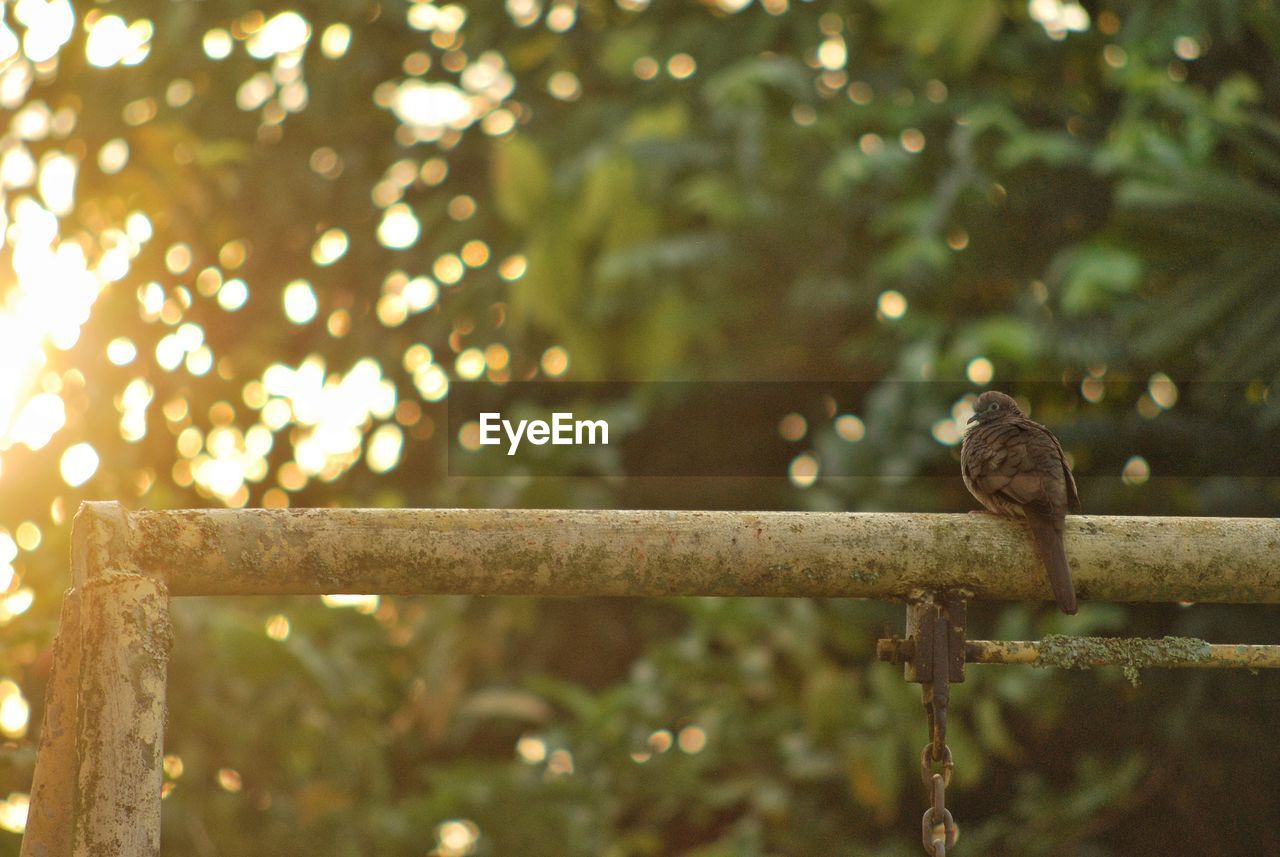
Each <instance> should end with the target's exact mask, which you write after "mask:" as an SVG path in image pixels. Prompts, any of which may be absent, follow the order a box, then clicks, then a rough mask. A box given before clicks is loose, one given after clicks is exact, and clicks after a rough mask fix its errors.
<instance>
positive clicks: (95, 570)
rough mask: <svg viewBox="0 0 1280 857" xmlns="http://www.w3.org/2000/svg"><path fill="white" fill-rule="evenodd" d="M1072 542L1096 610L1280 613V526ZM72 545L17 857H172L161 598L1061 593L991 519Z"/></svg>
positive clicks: (757, 521)
mask: <svg viewBox="0 0 1280 857" xmlns="http://www.w3.org/2000/svg"><path fill="white" fill-rule="evenodd" d="M1065 539H1066V547H1067V556H1068V558H1069V560H1070V564H1071V569H1072V574H1073V576H1074V577H1075V583H1076V588H1077V592H1078V594H1079V595H1080V597H1081V598H1082V599H1084V600H1095V601H1096V600H1104V601H1210V602H1235V603H1245V602H1249V603H1280V519H1272V518H1268V519H1240V518H1137V517H1100V516H1073V517H1069V518H1068V519H1067V524H1066V535H1065ZM71 541H72V557H71V566H72V589H71V590H70V591H69V593H68V597H67V599H66V601H65V602H64V605H63V615H62V621H61V624H60V627H59V631H58V635H57V637H56V638H55V640H54V657H53V660H54V667H55V670H54V675H53V676H52V677H51V681H50V684H49V691H48V695H47V697H46V710H47V712H48V714H47V716H46V719H45V727H44V730H43V734H42V735H41V739H40V750H39V753H38V756H37V762H36V772H35V779H34V782H33V783H32V790H31V809H30V814H29V818H28V824H27V829H26V833H25V835H24V837H23V841H22V851H21V854H22V857H156V855H158V854H159V848H160V783H161V767H160V766H161V760H162V745H163V732H164V710H165V669H166V664H167V660H168V649H169V645H170V638H171V633H170V630H169V628H170V626H169V612H168V610H169V608H168V599H169V596H178V595H260V594H300V595H304V594H327V593H379V594H394V595H430V594H459V595H464V594H469V595H537V596H602V595H603V596H677V595H686V596H705V595H714V596H774V597H781V596H792V597H830V598H878V599H898V600H915V599H919V598H920V597H921V596H923V595H924V594H925V593H934V592H944V591H949V592H953V593H956V594H961V593H962V594H963V597H965V598H981V599H995V600H1016V601H1043V600H1047V599H1048V598H1049V597H1050V596H1049V589H1048V586H1047V583H1046V581H1045V576H1044V572H1043V569H1042V568H1041V567H1040V563H1039V560H1038V559H1037V558H1036V556H1035V553H1034V551H1033V549H1032V546H1031V539H1030V538H1029V537H1028V535H1027V533H1026V532H1025V530H1024V529H1023V528H1022V527H1021V526H1020V525H1019V524H1018V523H1016V522H1012V521H1008V520H1003V519H999V518H995V517H993V516H989V515H984V514H970V515H936V514H845V513H832V512H660V511H543V510H513V509H287V510H265V509H244V510H226V509H210V510H179V511H167V512H151V511H138V512H130V511H126V510H125V509H124V508H123V507H122V506H120V505H119V504H118V503H85V504H83V505H82V507H81V509H80V512H79V514H77V515H76V520H75V526H74V527H73V530H72V539H71ZM983 645H984V646H987V647H988V648H981V647H978V648H975V649H974V650H973V655H974V656H975V657H973V660H975V661H976V660H983V661H986V662H996V661H1000V662H1007V661H1013V660H1024V659H1026V658H1030V657H1031V656H1032V655H1031V652H1032V649H1031V648H1030V644H1004V645H1006V646H1011V645H1012V646H1017V645H1020V646H1026V647H1027V648H1024V649H1020V650H1018V651H1014V650H1012V649H1009V650H1007V651H1006V650H998V649H995V648H989V647H990V646H998V645H1000V644H983ZM979 649H981V651H979ZM1218 654H1219V655H1220V656H1226V655H1227V654H1228V653H1225V652H1220V653H1218ZM1253 657H1258V655H1257V654H1254V655H1253ZM1036 658H1038V659H1039V661H1040V662H1043V661H1044V648H1043V644H1041V645H1040V646H1039V647H1037V649H1036ZM1191 660H1197V661H1198V660H1201V658H1200V657H1199V654H1198V651H1197V653H1196V655H1195V657H1192V658H1191ZM1264 660H1265V658H1264ZM1241 665H1242V666H1245V665H1248V666H1269V665H1270V664H1266V663H1262V662H1261V661H1259V660H1254V661H1253V662H1252V663H1250V664H1241Z"/></svg>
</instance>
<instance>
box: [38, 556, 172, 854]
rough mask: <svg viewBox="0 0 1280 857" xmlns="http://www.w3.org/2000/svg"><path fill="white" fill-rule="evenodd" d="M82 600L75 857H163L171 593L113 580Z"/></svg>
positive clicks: (93, 587)
mask: <svg viewBox="0 0 1280 857" xmlns="http://www.w3.org/2000/svg"><path fill="white" fill-rule="evenodd" d="M82 598H83V603H82V606H81V619H82V625H81V636H82V641H83V642H82V647H81V662H80V663H81V666H80V704H79V725H78V728H77V734H76V750H77V755H78V757H79V773H78V788H77V791H76V803H75V834H74V851H73V855H74V857H158V855H159V853H160V788H161V785H162V782H163V770H162V767H161V766H162V763H163V759H164V720H165V677H166V676H165V671H166V667H167V665H168V660H169V649H170V646H171V644H172V639H173V634H172V630H171V628H170V624H169V594H168V591H167V589H166V588H165V586H164V584H162V583H160V582H159V581H156V580H153V579H151V578H148V577H143V576H141V575H137V574H123V573H118V572H117V573H112V572H106V573H104V574H101V575H100V576H96V577H94V578H93V579H91V580H90V581H89V582H88V583H86V584H85V585H84V587H83V594H82ZM50 857H53V855H50Z"/></svg>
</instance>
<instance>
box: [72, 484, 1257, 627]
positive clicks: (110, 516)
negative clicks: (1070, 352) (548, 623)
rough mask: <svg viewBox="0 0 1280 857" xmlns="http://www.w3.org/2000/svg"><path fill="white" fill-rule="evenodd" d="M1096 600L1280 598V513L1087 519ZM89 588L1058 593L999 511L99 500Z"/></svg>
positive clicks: (1078, 535)
mask: <svg viewBox="0 0 1280 857" xmlns="http://www.w3.org/2000/svg"><path fill="white" fill-rule="evenodd" d="M1065 538H1066V547H1067V557H1068V560H1069V562H1070V565H1071V572H1072V576H1073V577H1074V578H1075V582H1076V588H1077V591H1078V593H1079V595H1080V597H1081V598H1082V599H1085V600H1095V601H1165V602H1169V601H1207V602H1227V603H1230V602H1235V603H1243V602H1251V603H1277V602H1280V519H1275V518H1150V517H1104V516H1095V515H1087V516H1071V517H1068V518H1067V523H1066V536H1065ZM73 543H74V545H75V551H76V556H77V557H79V558H81V562H80V563H78V564H79V565H81V566H82V568H81V569H80V570H79V571H78V572H77V573H76V574H77V580H82V579H89V578H92V577H93V576H94V575H96V574H100V573H102V571H103V570H104V569H109V568H114V569H123V570H130V571H135V572H137V573H141V574H145V575H148V576H152V577H156V578H158V579H160V580H162V581H164V582H165V584H166V585H167V586H168V587H169V590H170V592H171V594H173V595H255V594H286V593H293V594H320V593H340V592H348V593H360V592H369V593H375V592H376V593H384V594H419V595H428V594H471V595H541V596H592V595H606V596H672V595H719V596H808V597H843V598H880V599H900V598H908V597H911V596H913V595H914V594H918V593H919V592H922V591H927V590H945V589H960V590H967V591H968V592H969V593H971V594H972V597H974V598H980V599H993V600H1006V601H1040V600H1050V598H1051V596H1050V593H1049V589H1048V585H1047V583H1046V581H1045V575H1044V570H1043V568H1041V566H1040V564H1039V561H1038V560H1037V559H1036V556H1035V553H1034V551H1033V549H1032V545H1031V539H1030V536H1029V535H1028V533H1027V532H1026V530H1025V529H1024V528H1023V527H1022V525H1021V524H1020V523H1018V522H1015V521H1008V520H1003V519H999V518H996V517H994V516H989V515H982V514H968V515H963V514H961V515H956V514H951V515H940V514H915V513H908V514H887V513H886V514H857V513H834V512H668V511H573V510H537V509H243V510H233V509H210V510H177V511H163V512H162V511H157V512H152V511H138V512H126V511H124V510H123V509H122V508H121V507H120V506H119V505H118V504H116V503H86V504H84V505H83V506H82V507H81V511H80V514H79V515H78V516H77V520H76V532H75V535H74V537H73Z"/></svg>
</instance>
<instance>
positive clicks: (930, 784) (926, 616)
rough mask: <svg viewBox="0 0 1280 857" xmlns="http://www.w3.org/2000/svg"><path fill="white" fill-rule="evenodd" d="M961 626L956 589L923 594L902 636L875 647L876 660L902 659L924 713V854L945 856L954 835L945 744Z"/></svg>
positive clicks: (960, 673)
mask: <svg viewBox="0 0 1280 857" xmlns="http://www.w3.org/2000/svg"><path fill="white" fill-rule="evenodd" d="M964 631H965V601H964V597H963V596H962V595H961V594H960V593H943V594H941V595H940V596H936V597H935V596H925V597H924V598H923V599H922V600H920V601H918V602H913V603H911V604H909V605H908V606H907V639H905V640H901V639H896V638H891V639H885V640H881V641H880V643H879V646H878V649H879V654H880V659H881V660H885V661H890V662H891V663H901V664H903V665H904V674H905V677H906V679H907V681H911V682H916V683H918V684H920V685H921V688H920V689H921V695H922V697H923V701H924V709H925V713H926V714H927V715H928V718H929V743H928V744H926V745H925V746H924V750H922V751H921V753H920V779H921V781H922V782H923V783H924V787H925V788H926V789H928V790H929V797H930V801H929V808H928V809H926V810H925V811H924V818H922V819H921V821H920V838H921V841H922V842H923V844H924V851H925V853H926V854H928V855H929V857H946V854H947V852H948V851H949V850H950V849H951V848H952V847H953V846H954V845H955V844H956V839H957V838H958V837H959V836H960V828H959V827H958V826H957V825H956V822H955V819H954V818H952V816H951V810H949V809H947V786H948V785H950V784H951V772H952V770H953V769H954V768H955V763H954V762H953V761H952V758H951V748H950V747H948V746H947V707H948V704H949V703H950V702H951V682H960V681H964ZM935 766H938V767H939V768H940V770H935Z"/></svg>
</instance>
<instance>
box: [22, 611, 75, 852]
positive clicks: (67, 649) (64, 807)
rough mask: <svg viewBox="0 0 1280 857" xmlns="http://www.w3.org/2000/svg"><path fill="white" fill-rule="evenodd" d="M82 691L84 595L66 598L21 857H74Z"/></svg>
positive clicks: (59, 624)
mask: <svg viewBox="0 0 1280 857" xmlns="http://www.w3.org/2000/svg"><path fill="white" fill-rule="evenodd" d="M79 689H80V592H79V591H78V590H76V589H68V590H67V592H66V594H65V595H64V596H63V598H62V615H61V617H60V618H59V620H58V633H57V634H56V635H55V636H54V638H53V667H52V669H51V670H50V673H49V688H48V690H47V691H45V697H44V720H43V722H42V724H41V726H40V749H39V751H38V752H37V754H36V770H35V776H34V777H33V779H32V781H31V806H30V811H29V812H28V814H27V829H26V832H25V833H24V834H23V836H22V851H21V857H71V825H72V817H71V808H72V805H73V804H74V802H75V794H76V707H77V697H78V695H79Z"/></svg>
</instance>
